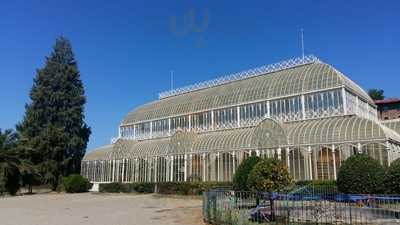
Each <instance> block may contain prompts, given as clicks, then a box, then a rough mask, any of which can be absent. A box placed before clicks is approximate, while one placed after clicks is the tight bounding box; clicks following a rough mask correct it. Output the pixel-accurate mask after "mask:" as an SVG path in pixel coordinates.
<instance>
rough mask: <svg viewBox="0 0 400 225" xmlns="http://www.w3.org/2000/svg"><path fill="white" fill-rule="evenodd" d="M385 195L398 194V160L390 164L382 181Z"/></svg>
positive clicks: (399, 186)
mask: <svg viewBox="0 0 400 225" xmlns="http://www.w3.org/2000/svg"><path fill="white" fill-rule="evenodd" d="M384 187H385V188H386V193H387V194H397V195H398V194H400V159H397V160H395V161H394V162H392V163H391V164H390V167H389V169H388V171H387V173H386V176H385V180H384Z"/></svg>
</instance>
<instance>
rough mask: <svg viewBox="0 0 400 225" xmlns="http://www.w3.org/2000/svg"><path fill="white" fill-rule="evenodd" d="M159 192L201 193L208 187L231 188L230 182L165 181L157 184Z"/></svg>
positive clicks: (178, 193)
mask: <svg viewBox="0 0 400 225" xmlns="http://www.w3.org/2000/svg"><path fill="white" fill-rule="evenodd" d="M157 187H158V190H157V192H158V193H160V194H177V195H201V194H202V193H203V192H205V191H207V190H209V189H215V188H226V189H231V188H232V183H231V182H166V183H159V184H157Z"/></svg>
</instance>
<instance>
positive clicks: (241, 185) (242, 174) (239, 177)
mask: <svg viewBox="0 0 400 225" xmlns="http://www.w3.org/2000/svg"><path fill="white" fill-rule="evenodd" d="M260 160H261V159H260V158H259V157H257V156H251V157H249V158H247V159H245V160H243V162H242V163H240V165H239V166H238V168H237V170H236V172H235V175H234V176H233V189H234V190H236V191H248V190H249V187H248V186H247V179H248V177H249V174H250V172H251V170H252V169H253V168H254V166H255V165H256V164H257V163H258V162H260Z"/></svg>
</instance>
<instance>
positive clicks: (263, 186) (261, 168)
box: [247, 158, 292, 192]
mask: <svg viewBox="0 0 400 225" xmlns="http://www.w3.org/2000/svg"><path fill="white" fill-rule="evenodd" d="M291 182H292V179H291V178H290V175H289V171H288V170H287V167H286V166H285V165H284V164H283V163H282V162H281V161H279V160H276V159H271V158H266V159H263V160H261V161H260V162H258V163H257V164H256V165H255V166H254V168H253V169H252V170H251V172H250V174H249V178H248V180H247V185H248V187H249V188H250V189H251V190H253V191H265V192H273V191H281V190H283V189H284V188H285V187H287V186H289V185H290V184H291Z"/></svg>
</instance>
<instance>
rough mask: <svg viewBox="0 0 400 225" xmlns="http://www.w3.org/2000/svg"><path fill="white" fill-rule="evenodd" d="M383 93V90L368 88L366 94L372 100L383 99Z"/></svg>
mask: <svg viewBox="0 0 400 225" xmlns="http://www.w3.org/2000/svg"><path fill="white" fill-rule="evenodd" d="M383 94H384V91H383V90H381V89H370V90H369V91H368V95H369V96H370V97H371V98H372V99H373V100H383V99H385V96H384V95H383Z"/></svg>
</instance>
